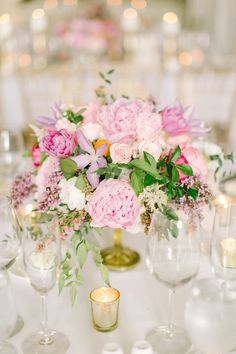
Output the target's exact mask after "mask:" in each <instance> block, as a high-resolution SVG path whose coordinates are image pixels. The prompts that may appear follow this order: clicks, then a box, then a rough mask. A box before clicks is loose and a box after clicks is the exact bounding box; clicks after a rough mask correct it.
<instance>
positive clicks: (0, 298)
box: [0, 195, 23, 354]
mask: <svg viewBox="0 0 236 354" xmlns="http://www.w3.org/2000/svg"><path fill="white" fill-rule="evenodd" d="M0 225H1V228H0V306H1V325H0V353H4V354H14V353H16V351H15V349H14V347H13V346H12V345H11V344H10V343H7V342H5V339H6V338H8V337H9V336H10V335H12V334H13V332H15V333H16V332H18V331H19V330H20V329H21V328H22V325H23V322H21V323H18V322H17V321H18V317H17V311H16V306H15V301H14V297H13V294H12V290H11V284H10V279H9V276H8V273H7V270H8V269H9V267H11V265H12V264H13V263H14V261H15V259H16V257H17V255H18V249H19V239H18V235H17V228H18V224H17V219H16V216H15V213H14V209H13V208H12V205H11V200H10V198H8V197H6V196H3V195H0ZM18 324H19V326H18Z"/></svg>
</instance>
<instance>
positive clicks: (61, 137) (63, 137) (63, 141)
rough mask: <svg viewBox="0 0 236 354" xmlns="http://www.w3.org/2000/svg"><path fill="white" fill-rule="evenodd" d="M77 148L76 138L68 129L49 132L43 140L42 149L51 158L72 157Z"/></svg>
mask: <svg viewBox="0 0 236 354" xmlns="http://www.w3.org/2000/svg"><path fill="white" fill-rule="evenodd" d="M75 146H76V143H75V137H74V135H73V134H70V133H69V132H68V131H67V130H66V129H61V130H48V134H47V135H46V136H44V137H43V139H42V147H43V148H44V150H45V151H46V152H47V153H48V154H49V155H51V156H54V157H67V156H70V154H71V153H72V151H73V150H74V148H75Z"/></svg>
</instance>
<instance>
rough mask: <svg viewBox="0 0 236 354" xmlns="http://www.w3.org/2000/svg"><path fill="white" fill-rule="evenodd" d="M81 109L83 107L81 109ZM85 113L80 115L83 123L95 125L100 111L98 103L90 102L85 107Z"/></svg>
mask: <svg viewBox="0 0 236 354" xmlns="http://www.w3.org/2000/svg"><path fill="white" fill-rule="evenodd" d="M82 108H83V107H82ZM84 108H86V111H84V113H83V114H82V115H83V117H84V120H83V123H85V124H86V123H96V122H97V117H98V114H99V112H100V110H101V105H100V103H99V102H90V103H89V104H88V105H87V106H85V107H84Z"/></svg>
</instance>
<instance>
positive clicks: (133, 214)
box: [88, 178, 139, 229]
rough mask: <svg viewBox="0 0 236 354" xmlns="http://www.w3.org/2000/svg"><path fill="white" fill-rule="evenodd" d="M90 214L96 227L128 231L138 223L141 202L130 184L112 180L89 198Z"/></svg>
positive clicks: (104, 183)
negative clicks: (128, 228) (127, 229)
mask: <svg viewBox="0 0 236 354" xmlns="http://www.w3.org/2000/svg"><path fill="white" fill-rule="evenodd" d="M88 212H89V214H90V215H91V217H92V221H93V223H94V224H95V225H96V226H100V227H103V226H108V227H111V228H121V229H126V228H127V227H130V226H132V225H133V224H134V223H135V221H136V218H137V216H138V213H139V202H138V198H137V196H136V195H135V193H134V191H133V189H132V187H131V186H130V184H129V183H128V182H126V181H123V180H117V179H111V178H110V179H107V180H104V181H102V182H101V183H100V184H99V186H98V188H97V189H96V190H95V192H94V193H93V194H92V195H91V197H90V198H89V201H88Z"/></svg>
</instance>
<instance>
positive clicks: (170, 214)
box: [163, 206, 179, 221]
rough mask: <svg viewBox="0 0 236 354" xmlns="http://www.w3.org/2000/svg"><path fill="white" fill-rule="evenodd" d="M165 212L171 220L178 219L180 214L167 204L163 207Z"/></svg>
mask: <svg viewBox="0 0 236 354" xmlns="http://www.w3.org/2000/svg"><path fill="white" fill-rule="evenodd" d="M163 212H164V214H165V215H166V217H167V218H168V219H169V220H176V221H177V220H178V219H179V218H178V215H177V214H176V213H175V211H174V210H173V209H172V208H170V207H167V206H164V207H163Z"/></svg>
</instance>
